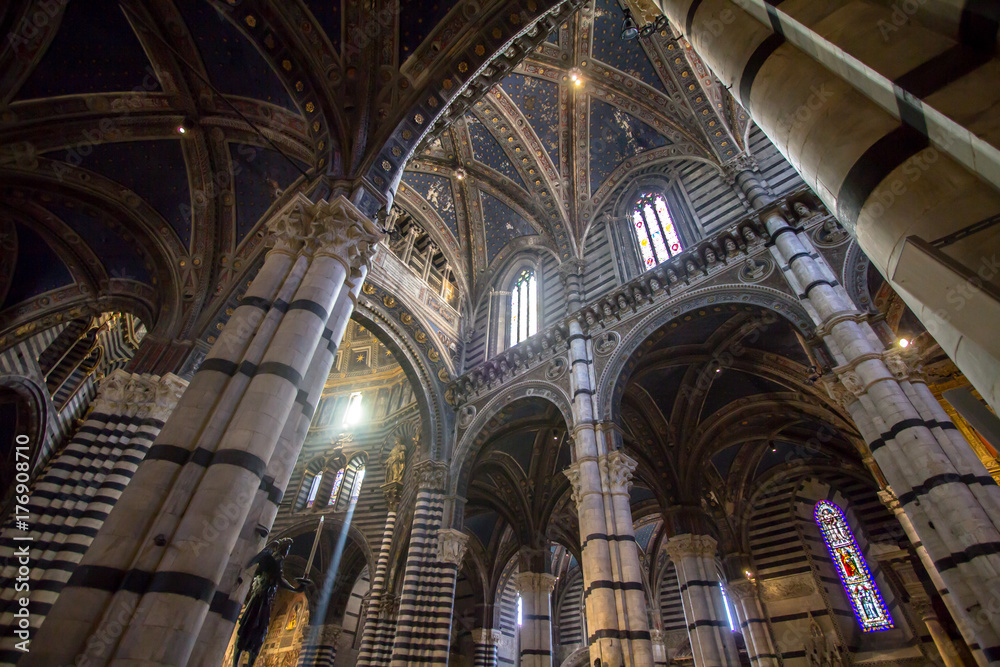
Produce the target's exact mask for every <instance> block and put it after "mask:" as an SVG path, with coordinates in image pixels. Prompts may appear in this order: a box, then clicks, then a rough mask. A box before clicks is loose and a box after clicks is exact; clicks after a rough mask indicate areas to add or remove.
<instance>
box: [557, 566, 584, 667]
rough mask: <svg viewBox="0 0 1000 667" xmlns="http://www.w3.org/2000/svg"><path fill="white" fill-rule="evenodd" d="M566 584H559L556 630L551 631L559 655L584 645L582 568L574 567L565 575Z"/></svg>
mask: <svg viewBox="0 0 1000 667" xmlns="http://www.w3.org/2000/svg"><path fill="white" fill-rule="evenodd" d="M564 578H565V579H566V582H567V583H566V584H564V585H562V586H561V589H562V590H561V591H560V594H559V600H558V606H557V608H556V610H555V618H556V631H555V632H554V633H553V634H554V635H555V638H556V642H557V643H558V646H559V651H558V654H559V655H563V654H567V653H568V651H567V649H569V647H573V650H575V649H576V648H579V647H580V646H583V645H585V644H586V643H587V642H586V639H585V637H584V628H583V570H582V569H580V568H579V567H576V568H574V569H572V570H570V571H569V572H568V573H567V574H566V575H564Z"/></svg>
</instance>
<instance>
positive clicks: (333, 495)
mask: <svg viewBox="0 0 1000 667" xmlns="http://www.w3.org/2000/svg"><path fill="white" fill-rule="evenodd" d="M343 483H344V469H343V468H341V469H340V470H338V471H337V476H336V477H334V478H333V490H332V491H330V502H329V503H327V505H334V504H336V502H337V492H338V491H340V485H341V484H343Z"/></svg>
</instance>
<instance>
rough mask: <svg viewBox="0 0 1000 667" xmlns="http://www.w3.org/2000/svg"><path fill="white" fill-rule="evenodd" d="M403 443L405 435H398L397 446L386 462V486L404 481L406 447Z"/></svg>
mask: <svg viewBox="0 0 1000 667" xmlns="http://www.w3.org/2000/svg"><path fill="white" fill-rule="evenodd" d="M403 443H404V440H403V434H402V433H397V434H396V444H395V445H394V446H393V448H392V451H390V452H389V458H388V459H386V461H385V483H386V484H392V483H394V482H402V481H403V472H404V471H405V470H406V445H405V444H403Z"/></svg>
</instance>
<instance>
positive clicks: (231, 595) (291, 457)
mask: <svg viewBox="0 0 1000 667" xmlns="http://www.w3.org/2000/svg"><path fill="white" fill-rule="evenodd" d="M360 274H361V275H360V276H359V277H357V278H355V279H353V280H352V281H350V282H349V283H348V285H347V286H346V288H345V289H343V290H342V291H341V293H340V296H339V297H338V298H337V303H336V305H335V306H334V308H333V310H332V312H331V313H330V317H329V319H328V320H327V326H326V329H325V330H324V332H323V338H324V340H325V341H327V344H326V345H322V344H321V345H320V346H319V347H317V348H316V351H315V353H314V354H313V358H312V361H311V362H310V363H309V367H308V368H309V370H308V372H307V373H306V377H305V381H304V383H303V388H302V389H300V390H299V393H298V395H297V396H296V399H295V405H294V406H293V407H292V411H291V413H290V414H289V417H288V420H287V421H286V422H285V426H284V428H283V429H282V432H281V437H280V438H279V439H278V445H277V447H276V448H275V451H274V454H273V455H272V456H271V460H270V461H269V462H268V465H267V469H266V470H265V472H264V476H263V478H261V482H260V486H259V487H258V488H257V493H256V495H255V496H254V500H253V503H252V506H251V508H250V512H249V513H248V515H247V519H246V521H245V522H244V524H243V529H242V530H241V531H240V536H239V539H238V540H237V543H236V547H235V548H234V549H233V553H232V555H231V557H230V559H229V563H228V565H227V566H226V570H225V573H224V574H223V576H222V579H221V580H220V582H219V586H218V588H217V589H216V591H215V594H214V595H213V597H212V603H211V604H210V606H209V613H208V617H207V618H206V619H205V622H204V623H203V624H202V629H201V633H200V636H199V638H198V642H197V644H196V645H195V648H194V651H193V652H192V654H191V662H192V663H193V664H198V663H199V662H200V661H203V660H204V656H208V655H217V654H218V652H219V651H224V650H225V647H226V645H227V642H228V638H229V637H230V636H231V635H232V631H233V628H234V625H235V623H236V620H237V618H238V614H239V611H240V607H241V606H242V603H243V600H244V599H245V597H246V594H247V592H248V591H249V587H250V583H251V581H252V577H251V576H249V575H251V574H252V572H249V571H246V564H247V563H248V562H249V561H250V559H251V558H253V557H254V556H255V555H256V554H257V553H259V552H260V550H261V549H263V548H264V546H265V544H266V543H267V536H268V535H269V531H270V529H271V526H272V525H273V524H274V519H275V517H276V516H277V513H278V508H279V506H280V504H281V500H282V498H283V497H284V492H285V490H286V489H287V487H288V481H289V479H290V477H291V475H292V471H293V469H294V467H295V462H296V460H297V459H298V453H299V451H301V448H302V444H303V443H304V442H305V438H306V434H307V433H308V431H309V424H310V423H311V420H312V415H313V413H314V412H315V409H316V408H315V407H314V406H315V405H317V404H318V403H319V400H320V398H321V395H322V392H323V386H324V384H325V382H326V379H327V376H328V375H329V373H330V368H331V367H332V365H333V360H334V357H335V356H336V354H337V347H338V341H340V340H341V339H342V338H343V336H344V332H345V331H346V329H347V325H348V322H349V321H350V316H351V313H353V312H354V305H355V303H356V300H357V295H358V293H359V292H360V291H361V285H362V283H363V281H364V276H365V275H366V274H367V267H365V266H361V268H360ZM241 580H242V583H240V582H241Z"/></svg>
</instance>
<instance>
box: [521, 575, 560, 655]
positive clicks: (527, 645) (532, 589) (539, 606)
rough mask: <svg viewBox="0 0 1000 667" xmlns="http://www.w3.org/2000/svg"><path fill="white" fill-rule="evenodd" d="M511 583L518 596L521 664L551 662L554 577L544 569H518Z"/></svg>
mask: <svg viewBox="0 0 1000 667" xmlns="http://www.w3.org/2000/svg"><path fill="white" fill-rule="evenodd" d="M514 582H515V584H516V586H517V592H518V594H519V595H520V596H521V630H520V633H519V635H520V638H521V641H520V644H521V646H520V651H519V653H520V658H521V660H520V665H521V667H550V665H552V604H551V601H550V599H551V598H550V596H551V593H552V589H553V587H555V583H556V578H555V577H554V576H553V575H551V574H547V573H545V572H519V573H518V574H517V575H515V578H514Z"/></svg>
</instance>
